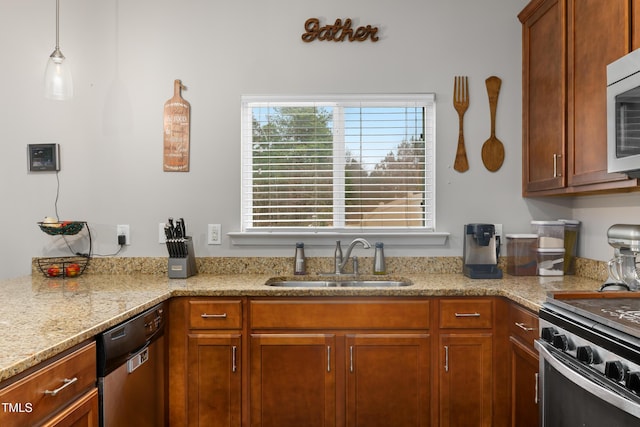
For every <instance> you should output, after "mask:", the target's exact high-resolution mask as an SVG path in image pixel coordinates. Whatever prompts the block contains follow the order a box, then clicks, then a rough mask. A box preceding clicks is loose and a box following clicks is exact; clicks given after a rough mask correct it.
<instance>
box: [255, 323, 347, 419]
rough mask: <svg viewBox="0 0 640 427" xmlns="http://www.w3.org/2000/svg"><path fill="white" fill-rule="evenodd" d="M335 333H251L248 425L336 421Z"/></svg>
mask: <svg viewBox="0 0 640 427" xmlns="http://www.w3.org/2000/svg"><path fill="white" fill-rule="evenodd" d="M335 352H336V337H335V335H331V334H295V333H292V334H278V333H275V334H254V335H252V336H251V385H250V387H251V425H252V426H263V427H279V426H309V427H315V426H318V427H323V426H326V427H331V426H335V425H336V369H337V368H336V360H335Z"/></svg>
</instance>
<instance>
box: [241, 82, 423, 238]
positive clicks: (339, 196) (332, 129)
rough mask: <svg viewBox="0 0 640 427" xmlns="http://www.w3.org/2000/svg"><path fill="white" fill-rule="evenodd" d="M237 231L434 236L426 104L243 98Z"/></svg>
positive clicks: (395, 99) (415, 98)
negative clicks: (367, 231) (363, 231)
mask: <svg viewBox="0 0 640 427" xmlns="http://www.w3.org/2000/svg"><path fill="white" fill-rule="evenodd" d="M242 140H243V143H242V146H243V151H242V205H243V206H242V224H243V231H250V230H255V229H259V230H262V231H264V230H269V229H272V230H274V231H277V230H299V229H304V230H306V231H311V230H310V229H313V230H314V231H322V230H340V229H391V228H396V229H397V228H402V229H406V228H419V229H421V230H429V231H432V230H433V229H434V227H435V224H434V213H435V204H434V201H435V195H434V189H435V183H434V174H435V172H434V162H435V160H434V156H435V97H434V95H433V94H421V95H397V96H391V95H387V96H335V97H330V96H322V97H319V96H315V97H243V99H242Z"/></svg>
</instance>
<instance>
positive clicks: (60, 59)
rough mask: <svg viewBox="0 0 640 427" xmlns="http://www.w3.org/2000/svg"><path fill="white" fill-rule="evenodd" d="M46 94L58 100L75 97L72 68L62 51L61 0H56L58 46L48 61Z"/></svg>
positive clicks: (45, 82) (45, 78) (45, 80)
mask: <svg viewBox="0 0 640 427" xmlns="http://www.w3.org/2000/svg"><path fill="white" fill-rule="evenodd" d="M44 95H45V96H46V97H47V98H49V99H56V100H65V99H69V98H72V97H73V80H72V78H71V70H70V69H69V63H68V62H67V61H65V57H64V55H63V54H62V52H61V51H60V0H56V47H55V49H54V50H53V53H52V54H51V56H49V62H47V69H46V70H45V74H44Z"/></svg>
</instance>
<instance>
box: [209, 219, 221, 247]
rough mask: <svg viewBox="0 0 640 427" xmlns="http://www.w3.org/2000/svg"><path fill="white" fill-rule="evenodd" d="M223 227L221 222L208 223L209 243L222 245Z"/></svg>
mask: <svg viewBox="0 0 640 427" xmlns="http://www.w3.org/2000/svg"><path fill="white" fill-rule="evenodd" d="M220 233H221V228H220V224H208V225H207V244H208V245H220V244H222V241H221V239H220Z"/></svg>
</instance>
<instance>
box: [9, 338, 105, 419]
mask: <svg viewBox="0 0 640 427" xmlns="http://www.w3.org/2000/svg"><path fill="white" fill-rule="evenodd" d="M95 386H96V344H95V342H92V343H91V344H88V345H86V346H85V347H82V348H81V349H79V350H76V351H74V352H73V353H70V354H68V355H66V356H64V357H62V358H61V359H59V360H56V361H55V362H53V363H51V364H49V365H46V366H44V367H43V368H42V369H39V370H37V371H35V372H34V373H32V374H29V375H27V376H26V377H24V378H22V379H20V380H18V381H16V382H15V383H13V384H11V385H9V386H7V387H6V388H4V389H2V390H0V402H2V405H3V407H2V410H0V425H1V426H3V427H11V426H26V425H36V424H40V423H41V422H42V421H44V420H46V419H47V418H49V417H50V416H51V415H52V414H53V413H54V412H57V411H58V410H60V409H62V408H64V407H65V406H67V405H68V404H69V403H71V402H72V401H73V400H75V399H76V398H78V396H80V395H82V394H83V393H86V391H87V390H89V389H91V388H94V387H95Z"/></svg>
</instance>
